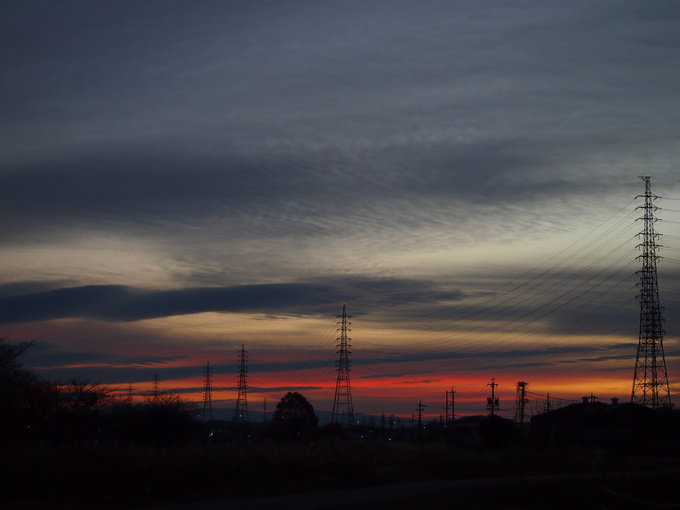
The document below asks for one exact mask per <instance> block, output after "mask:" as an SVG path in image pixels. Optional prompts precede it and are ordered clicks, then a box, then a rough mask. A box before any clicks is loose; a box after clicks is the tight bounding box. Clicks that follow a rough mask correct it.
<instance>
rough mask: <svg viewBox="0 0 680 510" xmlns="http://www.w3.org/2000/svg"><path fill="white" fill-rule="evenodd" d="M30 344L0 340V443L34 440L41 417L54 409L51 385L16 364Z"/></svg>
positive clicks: (54, 395)
mask: <svg viewBox="0 0 680 510" xmlns="http://www.w3.org/2000/svg"><path fill="white" fill-rule="evenodd" d="M34 343H35V342H34V341H30V342H20V343H17V344H10V343H9V342H7V339H6V338H0V441H4V442H17V441H30V440H33V439H37V437H36V436H37V434H38V432H39V431H40V430H41V429H42V428H43V427H42V425H45V423H44V422H45V421H46V420H45V417H46V416H47V414H48V413H49V411H50V410H51V409H53V407H54V405H55V402H56V391H55V389H54V387H53V385H50V384H49V383H47V382H45V381H43V380H42V379H40V378H39V377H38V376H37V374H36V373H35V372H34V371H33V370H29V369H27V368H25V367H24V366H23V365H22V364H21V363H20V362H19V360H18V358H19V357H20V356H21V355H22V354H23V353H24V352H26V351H27V350H28V349H29V348H31V347H32V346H33V345H34Z"/></svg>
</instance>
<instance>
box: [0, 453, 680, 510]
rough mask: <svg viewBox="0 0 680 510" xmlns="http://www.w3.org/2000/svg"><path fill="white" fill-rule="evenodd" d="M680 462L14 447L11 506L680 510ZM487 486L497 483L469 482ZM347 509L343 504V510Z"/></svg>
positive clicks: (669, 457) (6, 497)
mask: <svg viewBox="0 0 680 510" xmlns="http://www.w3.org/2000/svg"><path fill="white" fill-rule="evenodd" d="M679 466H680V463H679V462H678V455H677V454H675V453H674V452H672V451H670V450H668V449H665V448H657V449H655V451H653V452H649V451H646V450H642V451H637V452H635V453H633V452H622V451H602V450H599V449H597V448H593V447H588V448H586V447H575V446H562V447H550V448H532V447H517V446H515V447H512V448H506V449H502V450H499V451H496V450H489V449H483V448H468V449H465V448H459V447H455V446H452V445H448V444H446V443H426V444H418V443H407V442H404V443H393V442H352V441H321V442H317V441H315V442H301V443H285V444H282V443H277V442H273V441H271V442H270V441H255V442H240V443H225V444H217V445H215V444H197V445H192V446H178V447H170V446H163V447H151V446H146V447H141V446H134V447H127V448H126V447H108V446H77V445H75V446H73V445H71V446H62V447H50V448H38V447H35V448H16V449H12V448H9V449H8V448H4V449H3V450H2V451H0V507H2V508H5V509H22V510H23V509H31V508H35V509H44V508H54V509H57V510H60V509H64V510H65V509H69V510H79V509H85V508H88V509H91V508H103V509H107V508H108V509H126V508H152V507H158V506H160V507H163V506H170V505H179V504H188V503H196V502H199V503H200V502H207V501H229V500H231V501H235V500H243V499H245V498H268V497H281V496H286V495H288V497H290V495H295V494H306V493H318V492H322V491H337V490H352V489H357V488H365V487H373V486H385V485H392V484H394V485H395V486H397V487H399V486H404V485H405V484H412V483H414V482H424V481H433V480H439V481H461V480H462V481H463V482H456V485H455V490H454V489H452V488H451V487H454V486H451V487H449V486H446V485H436V486H431V485H429V486H428V485H425V486H423V490H421V491H415V492H414V493H413V494H410V495H409V494H401V495H400V494H398V493H397V491H394V494H390V491H389V490H387V494H386V495H385V496H386V498H385V497H384V496H381V497H379V498H377V499H375V498H374V499H373V500H371V501H365V502H364V501H361V500H360V499H361V498H359V500H358V501H353V504H352V508H353V509H357V510H363V509H366V510H368V509H369V508H370V509H372V510H380V509H388V508H389V509H390V510H395V509H396V510H398V509H400V508H409V509H411V508H415V507H423V506H424V507H425V508H428V509H438V508H452V507H455V508H457V509H466V508H474V509H497V508H518V509H519V508H524V509H526V508H529V509H533V508H574V507H579V508H582V509H589V508H628V507H627V506H625V505H629V504H630V505H633V506H630V507H631V508H634V507H644V506H640V505H642V503H640V501H636V498H637V499H641V500H644V502H647V503H650V504H651V503H657V504H663V505H665V506H663V507H660V506H657V508H672V507H674V506H673V504H674V502H675V501H677V499H676V498H675V493H676V492H677V489H678V488H679V487H680V483H679V482H680V470H677V471H676V469H678V468H679ZM571 475H578V476H576V477H574V476H571ZM536 477H539V478H536ZM480 479H484V480H485V481H484V482H466V480H480ZM492 479H493V480H492ZM447 483H448V482H447ZM367 494H368V493H367ZM321 497H323V496H321ZM369 499H370V498H369ZM288 501H291V500H288ZM273 502H274V501H273V500H272V503H273ZM635 505H637V506H635ZM228 507H229V506H224V505H220V506H217V507H215V508H228ZM312 507H313V506H312ZM312 507H310V508H312ZM342 507H343V504H342V503H341V502H340V501H338V506H336V508H342ZM291 508H292V506H291ZM325 508H333V507H332V506H331V507H328V506H325ZM651 508H654V507H653V506H652V507H651Z"/></svg>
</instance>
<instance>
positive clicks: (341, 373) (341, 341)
mask: <svg viewBox="0 0 680 510" xmlns="http://www.w3.org/2000/svg"><path fill="white" fill-rule="evenodd" d="M338 318H341V321H340V322H339V324H340V337H339V338H338V351H337V355H338V360H337V361H336V363H335V364H336V370H337V372H338V378H337V381H336V383H335V399H334V400H333V412H332V414H331V422H332V423H338V424H340V425H341V426H342V427H346V428H349V427H351V426H352V424H353V423H354V408H353V406H352V387H351V385H350V382H349V372H350V366H351V363H350V359H349V355H350V353H351V351H350V350H349V348H350V346H351V345H350V340H351V339H350V338H348V337H347V332H348V331H350V330H349V328H348V326H349V325H350V324H351V323H350V322H348V321H347V319H350V318H351V316H349V315H347V304H346V303H343V304H342V315H338Z"/></svg>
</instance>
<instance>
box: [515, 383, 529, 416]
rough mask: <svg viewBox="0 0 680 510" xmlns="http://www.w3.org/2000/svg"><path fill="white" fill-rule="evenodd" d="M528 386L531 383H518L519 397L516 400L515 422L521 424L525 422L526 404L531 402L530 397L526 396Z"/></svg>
mask: <svg viewBox="0 0 680 510" xmlns="http://www.w3.org/2000/svg"><path fill="white" fill-rule="evenodd" d="M527 386H529V383H526V382H524V381H520V382H518V383H517V399H516V401H515V406H516V410H515V422H516V423H519V424H520V425H523V424H524V411H525V408H526V405H527V404H528V403H529V399H528V398H526V392H527Z"/></svg>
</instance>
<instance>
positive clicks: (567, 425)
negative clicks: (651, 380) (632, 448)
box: [531, 398, 680, 446]
mask: <svg viewBox="0 0 680 510" xmlns="http://www.w3.org/2000/svg"><path fill="white" fill-rule="evenodd" d="M678 432H680V415H679V414H678V413H677V412H675V411H673V410H670V409H657V410H654V409H650V408H649V407H646V406H643V405H641V404H636V403H625V404H619V403H618V400H617V399H612V403H611V404H605V403H603V402H591V401H589V400H588V399H587V398H584V400H583V402H581V403H578V404H571V405H568V406H566V407H563V408H561V409H556V410H554V411H549V412H547V413H543V414H539V415H536V416H534V417H532V418H531V433H532V436H533V437H534V438H535V439H538V440H540V441H544V442H550V443H558V442H578V443H593V444H598V445H602V446H615V445H623V444H627V445H633V444H638V443H651V442H659V441H677V440H678V438H679V437H680V436H679V435H678Z"/></svg>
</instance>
